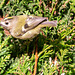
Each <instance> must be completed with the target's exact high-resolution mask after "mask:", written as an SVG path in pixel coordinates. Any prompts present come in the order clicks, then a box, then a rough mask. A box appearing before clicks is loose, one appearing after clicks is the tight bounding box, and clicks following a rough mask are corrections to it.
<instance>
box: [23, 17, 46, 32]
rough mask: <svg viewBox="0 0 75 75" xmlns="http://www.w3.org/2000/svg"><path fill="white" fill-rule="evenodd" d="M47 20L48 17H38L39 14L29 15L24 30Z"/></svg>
mask: <svg viewBox="0 0 75 75" xmlns="http://www.w3.org/2000/svg"><path fill="white" fill-rule="evenodd" d="M45 21H47V18H44V17H37V16H28V18H27V20H26V23H25V25H24V28H23V31H24V32H27V31H28V30H31V29H33V28H35V27H36V26H38V25H40V24H41V23H43V22H45Z"/></svg>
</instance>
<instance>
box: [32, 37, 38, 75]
mask: <svg viewBox="0 0 75 75" xmlns="http://www.w3.org/2000/svg"><path fill="white" fill-rule="evenodd" d="M37 40H38V37H37V38H36V41H35V66H34V73H33V75H36V72H37V63H38V58H39V57H38V46H37Z"/></svg>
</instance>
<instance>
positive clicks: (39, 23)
mask: <svg viewBox="0 0 75 75" xmlns="http://www.w3.org/2000/svg"><path fill="white" fill-rule="evenodd" d="M0 26H2V27H3V28H4V29H6V30H8V31H9V33H10V34H11V35H12V36H13V37H14V38H17V39H22V40H32V39H33V38H35V37H37V35H38V34H39V33H40V31H41V28H43V27H55V26H57V21H56V20H54V21H49V20H48V19H47V18H46V17H38V16H34V15H19V16H11V17H6V18H4V19H3V20H1V22H0ZM37 62H38V53H37V48H36V51H35V66H34V73H33V75H36V70H37Z"/></svg>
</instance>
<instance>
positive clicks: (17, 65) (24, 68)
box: [0, 0, 75, 75]
mask: <svg viewBox="0 0 75 75" xmlns="http://www.w3.org/2000/svg"><path fill="white" fill-rule="evenodd" d="M23 14H26V15H36V16H41V17H47V18H48V19H49V20H50V21H52V20H57V21H58V24H57V27H55V28H52V27H50V28H48V27H46V28H43V29H42V31H43V32H44V35H45V36H47V38H45V37H44V36H43V35H42V33H40V34H39V35H38V37H39V39H38V42H37V44H38V56H39V59H38V66H37V74H36V75H74V74H75V68H74V67H75V66H74V65H75V0H0V20H1V19H3V18H4V17H6V16H16V15H23ZM35 39H36V38H34V39H33V41H31V42H30V41H28V40H19V39H15V38H13V37H12V36H7V35H5V33H4V30H3V28H2V27H1V26H0V75H32V73H33V71H34V64H35V50H34V49H35Z"/></svg>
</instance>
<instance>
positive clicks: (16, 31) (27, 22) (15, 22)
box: [0, 15, 57, 40]
mask: <svg viewBox="0 0 75 75" xmlns="http://www.w3.org/2000/svg"><path fill="white" fill-rule="evenodd" d="M0 26H2V27H3V28H5V29H7V30H8V31H9V32H10V34H11V35H12V36H13V37H15V38H19V39H24V40H27V39H33V38H34V37H36V36H37V35H38V34H39V33H40V30H41V28H43V27H50V26H52V27H55V26H57V21H49V20H48V19H47V18H45V17H38V16H28V15H20V16H12V17H7V18H5V19H3V20H1V22H0Z"/></svg>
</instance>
